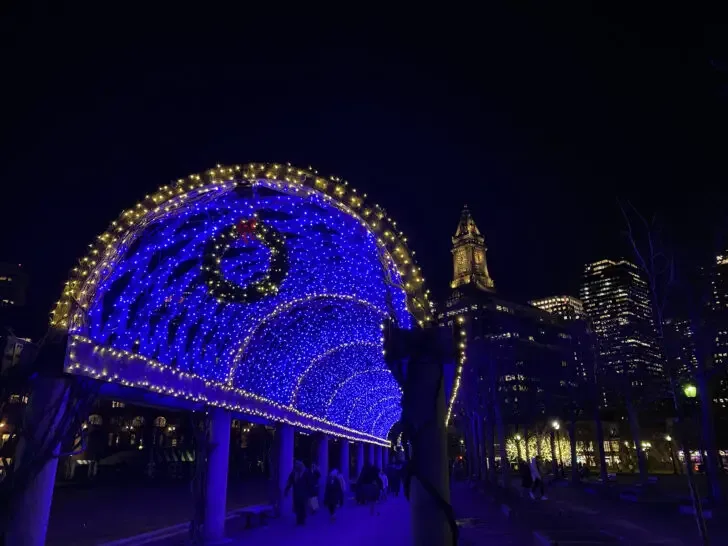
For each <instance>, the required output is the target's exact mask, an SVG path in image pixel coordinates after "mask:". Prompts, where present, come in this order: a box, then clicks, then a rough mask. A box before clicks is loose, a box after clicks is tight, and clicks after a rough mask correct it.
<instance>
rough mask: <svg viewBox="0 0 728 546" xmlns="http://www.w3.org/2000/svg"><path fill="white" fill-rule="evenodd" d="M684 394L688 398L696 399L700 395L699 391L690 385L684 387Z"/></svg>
mask: <svg viewBox="0 0 728 546" xmlns="http://www.w3.org/2000/svg"><path fill="white" fill-rule="evenodd" d="M683 393H685V396H687V397H688V398H695V397H696V396H697V395H698V389H697V387H696V386H695V385H691V384H690V383H688V384H687V385H685V386H684V387H683Z"/></svg>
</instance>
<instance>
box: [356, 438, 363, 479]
mask: <svg viewBox="0 0 728 546" xmlns="http://www.w3.org/2000/svg"><path fill="white" fill-rule="evenodd" d="M363 468H364V444H363V443H362V442H357V444H356V480H357V482H358V481H359V476H361V471H362V469H363Z"/></svg>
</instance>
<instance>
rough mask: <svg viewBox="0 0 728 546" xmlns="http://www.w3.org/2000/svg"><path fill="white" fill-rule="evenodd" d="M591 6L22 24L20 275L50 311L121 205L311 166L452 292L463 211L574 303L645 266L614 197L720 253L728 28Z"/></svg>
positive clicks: (18, 42) (512, 274)
mask: <svg viewBox="0 0 728 546" xmlns="http://www.w3.org/2000/svg"><path fill="white" fill-rule="evenodd" d="M19 4H20V3H19ZM240 4H241V6H242V5H243V4H247V3H240ZM514 4H515V3H514ZM23 5H32V3H30V4H23ZM200 5H202V4H200ZM578 5H580V6H582V7H579V8H574V7H571V8H569V9H568V10H567V9H565V8H564V9H563V10H562V11H560V12H559V11H554V9H553V6H550V7H549V11H545V10H544V11H538V10H529V9H525V8H520V9H516V8H511V7H505V6H506V5H505V4H503V5H502V4H497V3H496V4H495V7H491V8H488V9H487V11H483V12H479V13H468V12H457V13H451V14H448V13H447V12H446V11H443V10H445V6H446V5H442V4H441V5H439V8H438V9H439V10H440V11H438V12H430V13H428V12H426V11H425V7H424V4H422V5H421V6H420V7H421V10H422V11H420V12H414V11H413V12H408V13H402V14H394V13H391V12H389V11H387V12H375V11H373V10H374V7H373V6H370V9H371V10H372V11H371V12H368V13H362V12H357V11H356V9H355V8H354V7H352V13H350V14H348V16H345V15H343V14H342V15H341V17H335V16H334V14H333V13H331V12H328V13H327V14H326V15H320V16H316V15H315V14H311V13H309V14H308V15H302V14H296V13H285V14H284V11H285V10H283V9H282V8H281V9H280V10H279V13H277V14H272V13H269V14H257V13H253V12H251V11H250V10H249V8H246V9H245V10H243V9H242V8H241V11H239V12H227V13H222V12H221V13H214V14H213V13H202V12H195V13H181V8H179V7H178V8H177V9H176V10H169V11H167V12H164V13H152V12H151V10H149V9H147V10H146V11H141V12H134V11H132V9H131V8H129V13H122V12H111V11H108V12H100V11H90V10H81V9H78V10H77V11H76V12H71V11H63V10H60V9H59V8H56V11H51V10H48V9H44V8H42V7H40V6H36V7H35V8H33V9H30V8H26V7H21V8H17V11H15V12H12V11H11V12H9V13H6V14H5V15H4V16H3V19H2V27H0V36H2V38H1V39H2V42H0V43H1V44H2V55H1V56H2V59H3V71H2V74H3V78H2V84H0V85H1V86H2V90H3V95H4V98H3V101H2V105H3V106H2V110H3V116H2V120H1V122H0V135H1V138H2V153H1V154H0V182H1V183H2V213H1V217H0V221H1V222H2V226H0V227H1V230H0V233H2V236H1V237H0V260H5V261H15V262H20V263H23V264H24V267H25V268H26V269H27V270H28V272H29V273H30V275H31V281H32V284H31V293H30V301H31V308H33V309H36V310H38V313H46V312H47V311H48V310H49V309H50V306H51V303H52V302H53V301H55V299H56V298H57V296H58V294H59V293H60V286H61V284H62V282H63V280H64V279H65V276H66V272H67V271H68V270H69V269H70V268H71V267H73V265H74V263H75V260H76V259H77V258H79V257H80V256H81V255H82V254H83V251H84V248H85V246H86V245H87V244H88V242H90V241H91V240H92V239H93V238H94V237H95V236H96V235H97V234H98V233H100V232H101V231H102V230H103V229H104V228H105V227H106V225H107V224H108V223H109V222H110V221H111V220H112V219H114V218H115V217H116V215H117V214H118V213H119V212H120V211H121V210H122V209H125V208H127V207H128V206H130V205H133V204H134V203H136V202H137V201H138V200H139V198H141V197H143V196H144V195H145V194H146V193H149V192H150V191H152V190H153V189H155V188H156V187H158V186H160V185H163V184H165V183H167V182H169V181H170V180H173V179H176V178H179V177H182V176H186V175H187V174H190V173H193V172H199V171H202V170H205V169H207V168H209V167H211V166H214V165H215V164H216V163H223V164H224V163H244V162H248V161H274V162H286V161H290V162H291V163H293V164H294V165H302V166H308V165H311V166H313V167H314V168H316V169H318V170H319V172H320V173H322V174H335V175H339V176H342V177H344V178H345V179H347V180H349V182H350V183H351V184H352V185H353V186H354V187H356V188H358V189H360V191H363V192H366V193H368V194H369V196H370V197H372V198H373V200H374V201H375V202H378V203H380V204H381V205H383V206H384V207H385V208H386V209H387V210H388V211H389V212H390V214H391V215H392V217H393V218H395V219H396V220H397V221H398V224H400V225H401V226H402V227H403V228H404V231H405V232H406V234H407V235H408V238H409V241H410V243H411V246H412V248H413V249H414V250H415V251H416V252H417V257H418V258H419V261H420V264H421V265H422V266H423V268H424V271H425V276H426V278H427V279H428V284H429V286H430V288H432V289H433V291H434V292H435V294H437V295H441V294H443V293H444V292H445V291H446V288H447V283H448V281H449V279H450V273H451V263H450V253H449V248H450V240H449V238H450V236H451V235H452V233H453V232H454V229H455V227H456V224H457V220H458V216H459V212H460V209H461V207H462V206H463V204H464V203H467V204H468V205H469V206H470V207H471V209H472V210H473V213H474V216H475V218H476V221H477V223H478V225H479V227H480V228H481V231H482V232H484V234H485V235H486V237H487V241H488V245H489V253H488V260H489V264H490V268H491V273H492V275H493V276H494V278H495V281H496V285H497V287H499V288H502V289H503V290H505V291H506V292H508V293H510V294H514V295H516V296H518V297H520V298H524V299H526V298H531V297H537V296H544V295H549V294H554V293H559V292H570V293H576V291H577V287H578V282H579V277H580V275H581V271H582V267H583V265H584V263H585V262H587V261H589V260H593V259H599V258H602V257H611V256H619V255H624V254H626V251H627V249H626V247H625V245H624V238H623V236H622V234H621V230H622V224H621V221H620V215H619V211H618V208H617V206H616V200H617V198H618V197H620V198H623V199H631V200H633V201H634V202H635V203H636V204H637V205H638V206H639V207H640V208H641V209H642V210H644V211H645V212H646V213H649V214H652V213H653V212H656V213H658V214H659V215H660V217H661V218H662V219H663V222H664V224H665V225H666V226H667V231H668V232H669V233H670V235H671V236H672V237H673V238H674V240H675V241H676V244H679V245H682V246H684V247H686V248H690V249H693V250H695V249H702V250H705V249H707V247H708V246H709V245H708V244H707V243H706V241H709V240H711V238H712V234H713V230H714V229H715V227H716V225H717V224H718V223H719V222H718V220H723V219H725V218H726V208H727V202H726V193H727V190H726V184H725V180H726V150H727V149H728V148H727V147H726V144H728V137H727V136H726V127H728V125H726V121H728V115H727V111H728V96H725V95H721V83H722V82H724V81H726V80H728V78H726V77H725V75H724V74H723V73H721V72H720V70H717V69H716V68H715V66H714V65H716V64H718V65H719V64H720V63H721V62H723V63H725V62H726V61H727V60H728V56H726V55H725V53H724V51H725V50H724V45H725V44H723V43H721V42H720V40H721V39H723V37H724V36H726V35H727V34H728V32H727V31H728V28H725V27H722V28H721V27H719V26H712V25H703V24H698V23H697V22H696V23H695V24H692V23H691V22H690V21H689V18H687V17H684V18H681V19H676V20H674V21H672V22H670V23H667V22H663V21H660V20H658V18H657V17H654V15H655V14H654V13H652V12H650V13H643V14H641V13H637V12H636V11H634V10H633V11H631V12H630V13H629V16H626V14H606V13H603V12H597V11H596V10H592V9H590V8H588V7H583V3H580V4H578ZM499 6H500V7H499ZM200 9H202V8H200ZM357 9H358V8H357ZM22 10H26V11H22ZM711 61H712V62H713V63H712V64H711ZM702 250H701V251H702Z"/></svg>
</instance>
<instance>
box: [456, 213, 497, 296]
mask: <svg viewBox="0 0 728 546" xmlns="http://www.w3.org/2000/svg"><path fill="white" fill-rule="evenodd" d="M485 250H486V248H485V238H484V237H483V236H482V235H481V234H480V231H478V228H477V226H476V225H475V221H474V220H473V217H472V216H471V215H470V210H469V209H468V207H467V205H466V206H465V208H464V209H463V212H462V213H461V214H460V223H459V224H458V229H457V231H456V232H455V236H454V237H453V238H452V263H453V280H452V282H451V283H450V287H451V288H457V287H459V286H463V285H466V284H472V285H474V286H475V287H477V288H480V289H481V290H494V289H495V284H494V283H493V279H491V278H490V275H489V274H488V264H487V263H486V260H485Z"/></svg>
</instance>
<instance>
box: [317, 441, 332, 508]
mask: <svg viewBox="0 0 728 546" xmlns="http://www.w3.org/2000/svg"><path fill="white" fill-rule="evenodd" d="M316 462H317V463H318V467H319V472H321V479H320V480H319V500H320V501H321V504H323V499H324V493H325V492H326V478H327V476H328V475H329V437H328V436H326V435H325V434H321V436H320V437H319V441H318V454H317V456H316Z"/></svg>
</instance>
